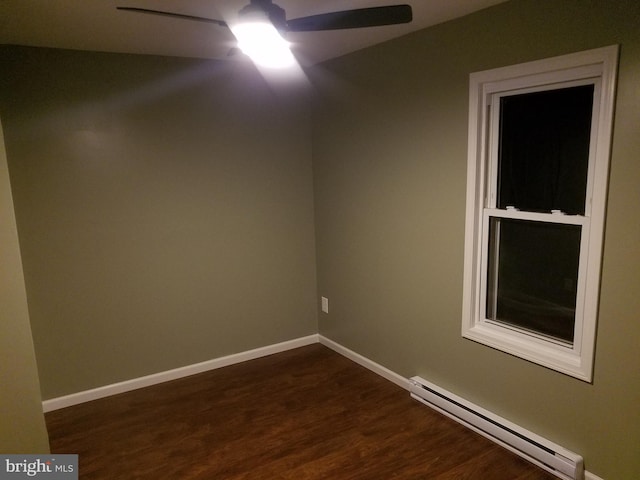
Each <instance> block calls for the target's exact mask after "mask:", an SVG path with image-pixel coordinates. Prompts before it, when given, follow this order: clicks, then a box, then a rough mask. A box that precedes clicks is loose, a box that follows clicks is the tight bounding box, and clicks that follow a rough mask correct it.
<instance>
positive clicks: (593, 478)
mask: <svg viewBox="0 0 640 480" xmlns="http://www.w3.org/2000/svg"><path fill="white" fill-rule="evenodd" d="M584 480H603V479H602V478H600V477H598V476H597V475H594V474H593V473H591V472H584Z"/></svg>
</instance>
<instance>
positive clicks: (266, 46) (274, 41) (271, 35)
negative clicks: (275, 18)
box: [231, 19, 295, 68]
mask: <svg viewBox="0 0 640 480" xmlns="http://www.w3.org/2000/svg"><path fill="white" fill-rule="evenodd" d="M231 31H232V32H233V34H234V35H235V37H236V39H237V40H238V47H239V48H240V50H242V51H243V52H244V53H245V54H247V55H248V56H249V57H250V58H251V60H253V61H254V63H256V64H257V65H260V66H263V67H269V68H287V67H290V66H292V65H293V64H294V63H295V59H294V57H293V54H292V53H291V50H290V49H289V42H287V41H286V40H285V39H284V38H282V36H281V35H280V33H279V32H278V30H277V29H276V28H275V27H274V26H273V24H271V22H269V21H268V20H266V19H265V20H262V21H260V20H253V19H252V20H250V21H244V22H238V23H236V24H235V25H232V26H231Z"/></svg>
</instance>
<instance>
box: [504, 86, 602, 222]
mask: <svg viewBox="0 0 640 480" xmlns="http://www.w3.org/2000/svg"><path fill="white" fill-rule="evenodd" d="M593 91H594V86H593V85H584V86H578V87H570V88H561V89H557V90H547V91H542V92H534V93H526V94H520V95H511V96H505V97H502V98H501V100H500V134H499V151H498V161H499V172H498V208H506V207H507V206H509V205H512V206H515V207H517V208H519V209H520V210H527V211H535V212H549V211H551V210H561V211H562V212H564V213H567V214H572V215H584V211H585V195H586V186H587V167H588V161H589V139H590V134H591V114H592V107H593Z"/></svg>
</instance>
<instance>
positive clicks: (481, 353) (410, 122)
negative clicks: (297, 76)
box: [313, 0, 640, 480]
mask: <svg viewBox="0 0 640 480" xmlns="http://www.w3.org/2000/svg"><path fill="white" fill-rule="evenodd" d="M639 32H640V4H638V3H637V2H635V1H591V2H580V1H570V0H563V1H557V0H513V1H511V2H507V3H505V4H501V5H499V6H496V7H493V8H490V9H488V10H485V11H482V12H478V13H476V14H473V15H470V16H468V17H465V18H462V19H459V20H456V21H452V22H449V23H446V24H442V25H439V26H436V27H434V28H430V29H427V30H423V31H420V32H417V33H415V34H412V35H409V36H406V37H403V38H401V39H398V40H395V41H392V42H388V43H386V44H383V45H380V46H377V47H373V48H370V49H367V50H363V51H360V52H356V53H354V54H351V55H348V56H345V57H343V58H340V59H336V60H333V61H330V62H326V63H325V64H324V65H323V66H322V68H318V69H317V71H316V72H315V75H314V82H315V84H316V86H317V89H318V92H319V94H318V95H317V98H316V104H317V111H316V116H315V117H314V143H313V154H314V183H315V210H316V232H317V236H316V239H317V240H316V244H317V251H318V253H317V258H318V263H317V264H318V288H319V290H318V293H319V295H322V296H326V297H328V298H329V300H330V307H331V308H330V313H329V314H328V315H325V314H320V317H319V326H320V333H321V334H323V335H326V336H328V337H330V338H331V339H333V340H335V341H337V342H339V343H341V344H343V345H345V346H347V347H349V348H351V349H353V350H355V351H357V352H358V353H360V354H362V355H364V356H366V357H368V358H371V359H373V360H375V361H377V362H379V363H381V364H382V365H384V366H386V367H388V368H390V369H391V370H393V371H396V372H398V373H400V374H402V375H404V376H412V375H421V376H423V377H424V378H426V379H429V380H431V381H433V382H434V383H436V384H439V385H441V386H443V387H445V388H447V389H449V390H450V391H452V392H454V393H457V394H459V395H461V396H463V397H466V398H468V399H469V400H471V401H473V402H475V403H477V404H479V405H481V406H483V407H485V408H487V409H489V410H492V411H494V412H496V413H498V414H500V415H502V416H504V417H506V418H508V419H510V420H512V421H514V422H516V423H518V424H521V425H522V426H524V427H525V428H528V429H530V430H532V431H534V432H536V433H538V434H540V435H543V436H545V437H548V438H550V439H551V440H554V441H555V442H557V443H559V444H560V445H563V446H565V447H567V448H569V449H571V450H574V451H576V452H578V453H580V454H582V455H584V457H585V460H586V466H587V469H588V470H589V471H591V472H593V473H595V474H598V475H600V476H602V477H603V478H606V479H611V480H613V479H616V480H621V479H632V478H636V477H637V472H638V471H640V450H639V449H638V446H639V445H640V409H639V408H638V405H640V355H639V354H638V343H639V340H640V322H638V315H639V314H638V312H640V295H638V286H639V285H640V214H639V212H640V210H639V209H638V206H639V205H640V162H639V161H638V152H640V135H639V133H640V90H638V85H639V84H640V34H639ZM616 43H619V44H620V45H621V58H620V68H619V82H618V96H617V110H616V115H615V133H614V139H613V152H612V158H611V176H610V187H609V199H608V212H607V225H606V237H605V249H604V267H603V273H602V289H601V301H600V312H599V325H598V339H597V347H596V359H595V372H594V381H593V383H592V384H589V383H585V382H582V381H579V380H576V379H574V378H571V377H568V376H565V375H563V374H560V373H557V372H554V371H551V370H547V369H545V368H543V367H541V366H537V365H535V364H532V363H529V362H527V361H525V360H521V359H518V358H515V357H512V356H509V355H507V354H504V353H502V352H499V351H496V350H492V349H491V348H488V347H485V346H483V345H479V344H476V343H474V342H472V341H469V340H465V339H463V338H462V337H461V333H460V330H461V308H462V283H463V248H464V245H463V242H464V217H465V194H466V168H467V165H466V162H467V124H468V96H469V93H468V80H469V74H470V73H471V72H474V71H480V70H486V69H490V68H494V67H499V66H505V65H511V64H516V63H520V62H524V61H529V60H534V59H539V58H545V57H550V56H555V55H560V54H565V53H569V52H574V51H579V50H585V49H590V48H596V47H601V46H606V45H611V44H616Z"/></svg>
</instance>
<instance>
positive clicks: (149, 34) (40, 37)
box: [0, 0, 506, 65]
mask: <svg viewBox="0 0 640 480" xmlns="http://www.w3.org/2000/svg"><path fill="white" fill-rule="evenodd" d="M504 1H506V0H419V1H418V0H415V1H410V0H409V1H407V0H399V1H395V0H348V1H344V0H275V2H274V3H277V4H278V5H280V6H281V7H282V8H284V9H285V10H286V12H287V18H297V17H303V16H307V15H315V14H318V13H326V12H331V11H338V10H347V9H351V8H365V7H373V6H381V5H392V4H396V3H409V4H411V6H412V7H413V16H414V19H413V22H411V23H409V24H405V25H393V26H385V27H372V28H362V29H352V30H336V31H328V32H309V33H297V34H293V33H292V34H290V35H289V37H288V40H289V41H291V42H292V43H293V44H294V53H295V55H296V57H298V59H299V61H300V62H301V63H302V64H303V65H309V64H313V63H317V62H320V61H323V60H326V59H329V58H334V57H338V56H341V55H344V54H346V53H349V52H352V51H355V50H358V49H361V48H364V47H367V46H370V45H374V44H376V43H380V42H383V41H386V40H389V39H391V38H395V37H399V36H402V35H405V34H407V33H409V32H412V31H416V30H420V29H423V28H426V27H428V26H431V25H435V24H438V23H442V22H445V21H447V20H451V19H453V18H457V17H461V16H464V15H467V14H469V13H472V12H474V11H477V10H481V9H483V8H486V7H489V6H491V5H495V4H498V3H502V2H504ZM247 3H249V1H248V0H0V44H15V45H30V46H41V47H54V48H69V49H79V50H94V51H104V52H120V53H142V54H154V55H168V56H180V57H199V58H218V59H223V58H226V57H227V54H228V53H229V50H230V49H231V48H232V47H233V46H234V41H233V40H234V39H233V36H232V35H231V33H230V31H229V30H227V29H226V28H223V27H219V26H216V25H213V24H206V23H201V22H193V21H188V20H180V19H174V18H167V17H162V16H157V15H143V14H138V13H132V12H124V11H118V10H116V8H115V7H116V6H130V7H141V8H150V9H156V10H167V11H173V12H178V13H183V14H188V15H198V16H204V17H210V18H217V19H222V20H224V19H225V18H228V17H229V15H230V14H231V15H233V14H234V13H235V12H237V11H238V10H239V9H240V8H242V7H243V6H244V5H246V4H247Z"/></svg>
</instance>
